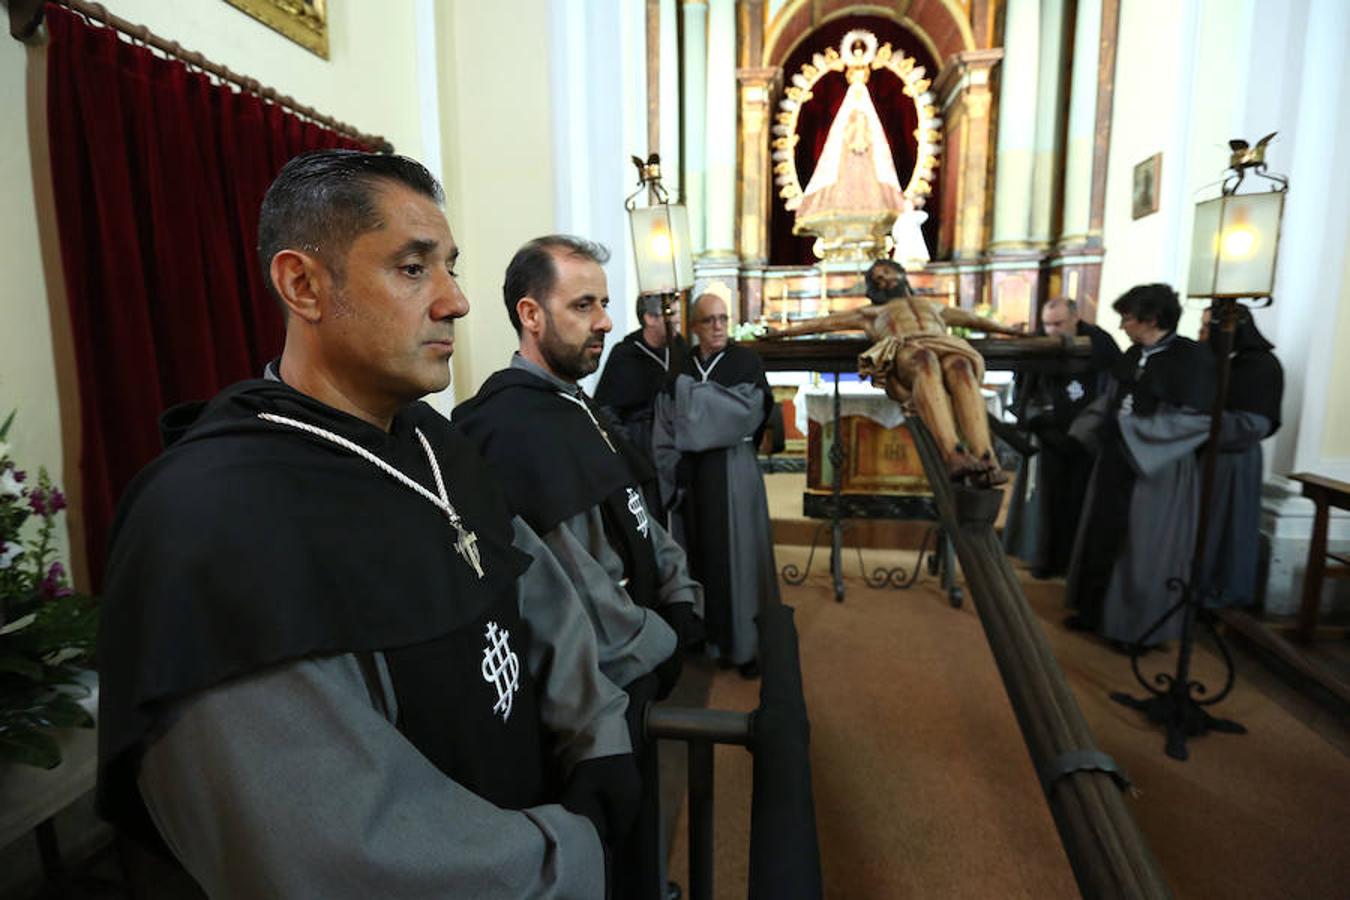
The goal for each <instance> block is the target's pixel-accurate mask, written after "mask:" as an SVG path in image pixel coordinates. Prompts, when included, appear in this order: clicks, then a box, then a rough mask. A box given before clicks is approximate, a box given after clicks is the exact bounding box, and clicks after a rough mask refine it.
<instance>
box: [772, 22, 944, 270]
mask: <svg viewBox="0 0 1350 900" xmlns="http://www.w3.org/2000/svg"><path fill="white" fill-rule="evenodd" d="M855 28H862V29H865V30H867V31H870V32H872V33H873V34H875V35H876V36H877V43H878V44H886V43H889V44H890V45H891V46H892V47H894V48H895V49H896V50H899V51H903V52H904V53H905V54H906V55H908V56H911V57H913V58H914V59H915V60H916V62H917V64H918V65H921V66H923V67H924V69H925V70H926V72H927V76H926V77H927V78H929V79H930V80H931V79H935V78H937V71H938V67H937V66H936V65H935V64H934V62H933V60H932V57H931V56H930V55H929V54H928V50H927V49H926V48H925V47H924V46H923V44H921V43H920V42H919V40H918V38H916V37H915V36H914V35H913V34H911V33H910V32H909V31H906V30H905V29H904V28H903V27H902V26H901V25H900V24H899V23H897V22H894V21H892V20H890V19H885V18H882V17H880V16H848V17H846V18H843V19H836V20H834V21H833V22H828V23H826V24H825V25H822V26H821V27H820V28H818V29H816V30H815V31H814V32H812V33H811V34H810V35H809V36H808V37H807V38H806V40H804V41H802V42H801V44H799V45H798V46H797V48H796V49H795V50H794V51H793V52H792V55H791V56H789V57H788V59H787V62H785V63H784V64H783V77H784V79H785V80H786V81H787V83H788V84H791V79H792V76H793V75H795V74H797V73H798V72H799V71H801V67H802V65H803V64H805V63H808V62H810V61H811V57H812V56H814V55H815V54H817V53H824V52H825V49H826V48H827V47H834V48H835V49H836V50H838V49H839V42H840V41H841V40H842V39H843V37H844V35H845V34H847V33H848V32H850V31H852V30H853V29H855ZM904 88H905V84H904V82H903V81H901V80H900V79H899V78H897V77H895V75H893V74H892V73H890V72H886V71H874V72H873V73H872V77H871V78H870V79H869V80H868V82H867V89H868V91H869V93H871V95H872V104H873V105H874V106H875V107H876V109H877V116H878V117H879V118H880V119H881V126H882V128H883V129H884V130H885V132H886V140H887V141H888V142H889V143H890V145H891V155H892V158H893V159H894V160H895V171H896V174H897V175H899V176H900V184H901V186H902V187H903V186H904V185H905V184H907V183H908V182H909V176H910V175H911V174H912V173H913V171H914V162H915V160H914V155H915V152H916V151H917V150H918V141H917V140H916V139H915V137H914V129H916V128H917V127H918V126H919V114H918V111H917V110H916V109H915V108H914V101H913V100H912V99H911V98H909V97H907V96H905V94H904ZM847 90H848V80H847V79H845V78H844V76H843V74H842V73H839V72H830V73H828V74H826V75H825V76H824V77H822V78H821V79H820V80H819V81H817V82H816V86H815V87H814V88H813V89H812V91H811V93H812V97H811V99H810V100H809V101H807V102H806V103H804V104H803V105H802V108H801V112H800V113H799V115H798V119H797V134H798V135H799V136H800V137H801V141H800V142H799V143H798V144H797V176H798V178H799V179H800V181H801V184H802V187H803V188H805V187H806V185H807V183H808V182H810V180H811V173H813V172H814V171H815V170H816V160H817V159H819V158H820V152H821V151H822V150H823V149H825V139H826V138H827V137H828V136H829V133H830V125H831V123H833V122H834V115H835V113H836V112H838V111H839V105H840V104H841V103H843V102H844V93H845V92H846V91H847ZM937 190H938V183H937V179H936V178H935V179H934V180H933V194H932V195H931V196H930V197H929V198H928V202H927V205H925V206H924V211H925V212H927V213H928V221H927V222H925V223H924V225H923V231H924V237H925V238H927V239H928V246H929V247H930V248H936V247H937V214H938V196H937ZM772 207H773V212H772V215H771V221H770V230H769V262H770V263H771V264H772V265H775V266H785V265H807V266H809V265H814V264H815V262H816V257H815V254H814V253H812V252H811V244H812V243H813V242H814V241H815V238H813V237H798V236H796V235H794V234H793V233H792V223H793V220H794V218H795V214H794V213H792V212H790V211H789V210H787V209H786V208H785V207H784V206H783V199H782V198H781V197H779V196H778V187H777V185H775V186H774V190H773V202H772Z"/></svg>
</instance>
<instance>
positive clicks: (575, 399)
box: [558, 391, 619, 453]
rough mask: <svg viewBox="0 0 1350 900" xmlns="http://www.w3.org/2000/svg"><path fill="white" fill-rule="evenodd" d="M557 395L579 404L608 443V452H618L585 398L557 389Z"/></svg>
mask: <svg viewBox="0 0 1350 900" xmlns="http://www.w3.org/2000/svg"><path fill="white" fill-rule="evenodd" d="M558 396H559V397H561V398H563V399H564V400H566V401H567V402H568V403H575V404H576V405H577V406H580V407H581V409H582V410H583V411H584V412H585V413H586V415H587V417H589V418H590V420H591V424H592V425H594V426H595V430H596V431H598V432H600V436H601V437H602V438H604V439H605V443H606V444H608V445H609V452H610V453H618V452H619V451H618V450H615V449H614V444H613V442H611V441H610V439H609V433H608V432H606V431H605V429H604V428H601V427H600V421H599V420H598V419H596V417H595V413H593V412H591V408H590V407H589V406H587V405H586V401H585V400H582V399H581V398H580V397H574V396H573V395H571V394H569V393H567V391H558Z"/></svg>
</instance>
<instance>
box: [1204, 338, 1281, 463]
mask: <svg viewBox="0 0 1350 900" xmlns="http://www.w3.org/2000/svg"><path fill="white" fill-rule="evenodd" d="M1214 338H1215V332H1214V331H1211V332H1210V342H1209V345H1210V348H1211V349H1213V348H1214V346H1215V344H1214ZM1273 348H1274V345H1273V344H1271V343H1270V341H1268V340H1266V337H1265V335H1263V334H1261V332H1260V331H1259V330H1258V329H1257V327H1256V324H1255V323H1253V322H1252V321H1251V320H1250V319H1245V320H1243V321H1239V322H1238V326H1237V330H1236V331H1235V333H1234V334H1233V362H1232V367H1233V368H1232V373H1231V375H1230V378H1231V380H1230V382H1229V385H1228V403H1227V408H1228V409H1233V410H1241V411H1243V412H1254V413H1256V414H1258V415H1261V416H1264V417H1265V418H1267V419H1269V420H1270V431H1269V432H1268V434H1267V437H1268V436H1269V435H1271V434H1274V433H1275V432H1276V431H1278V430H1279V428H1280V418H1281V412H1280V410H1281V404H1282V403H1283V401H1284V368H1283V367H1282V366H1281V365H1280V361H1279V360H1278V359H1276V358H1275V354H1274V353H1272V352H1271V350H1272V349H1273Z"/></svg>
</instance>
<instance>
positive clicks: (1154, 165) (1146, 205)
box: [1130, 153, 1162, 219]
mask: <svg viewBox="0 0 1350 900" xmlns="http://www.w3.org/2000/svg"><path fill="white" fill-rule="evenodd" d="M1161 184H1162V154H1161V153H1155V154H1153V155H1152V156H1150V157H1149V158H1148V159H1146V160H1144V161H1143V162H1141V163H1139V164H1138V165H1136V166H1135V167H1134V193H1133V197H1134V200H1133V202H1132V203H1131V205H1130V209H1131V212H1132V214H1133V218H1136V219H1142V218H1143V217H1144V216H1147V215H1150V214H1152V213H1155V212H1157V211H1158V188H1159V187H1160V186H1161Z"/></svg>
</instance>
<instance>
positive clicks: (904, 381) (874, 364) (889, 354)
mask: <svg viewBox="0 0 1350 900" xmlns="http://www.w3.org/2000/svg"><path fill="white" fill-rule="evenodd" d="M923 350H927V351H929V352H931V353H932V354H933V355H934V356H936V357H937V358H938V361H939V362H940V363H945V362H946V360H947V359H948V358H949V357H952V356H956V357H960V358H962V359H965V360H967V361H968V362H969V363H970V366H971V368H972V369H973V370H974V372H975V381H976V383H979V382H982V381H983V380H984V357H982V356H980V354H979V353H977V352H976V350H975V348H974V347H972V346H970V344H968V343H966V342H965V341H964V340H962V339H961V338H958V337H953V336H952V335H949V334H913V335H906V336H905V337H903V338H897V337H891V336H889V335H888V336H886V337H884V338H881V339H880V340H878V341H877V342H876V343H874V344H873V345H872V346H871V347H868V348H867V349H866V350H864V351H863V352H862V353H859V354H858V374H859V375H861V376H862V377H864V378H870V379H872V384H873V385H874V386H876V387H879V388H881V389H882V390H884V391H886V393H887V394H889V395H890V396H891V397H892V399H894V400H897V401H899V402H900V403H902V404H905V405H906V406H908V403H909V399H910V398H909V387H910V382H911V375H910V373H911V372H912V371H913V359H914V356H915V355H916V354H918V353H919V352H920V351H923ZM892 375H894V376H895V379H894V380H893V381H892V380H891V376H892ZM888 383H889V387H888ZM907 411H908V409H907Z"/></svg>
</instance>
